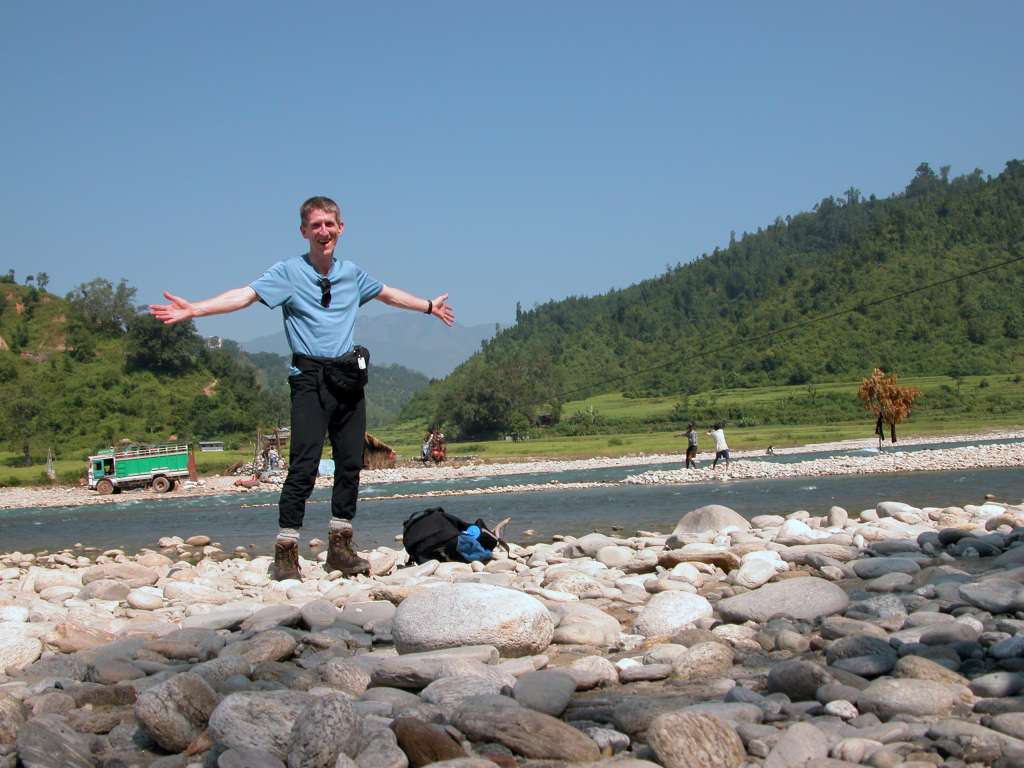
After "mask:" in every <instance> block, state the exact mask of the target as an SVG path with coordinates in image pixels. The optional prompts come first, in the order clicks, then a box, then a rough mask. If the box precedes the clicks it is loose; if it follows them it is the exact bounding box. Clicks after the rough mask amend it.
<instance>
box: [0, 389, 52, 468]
mask: <svg viewBox="0 0 1024 768" xmlns="http://www.w3.org/2000/svg"><path fill="white" fill-rule="evenodd" d="M2 399H3V403H4V404H3V410H2V412H0V427H2V429H3V434H4V437H5V438H6V439H7V441H8V442H9V443H10V444H11V447H12V448H14V449H15V450H20V451H21V455H22V463H23V464H24V465H25V466H26V467H27V466H30V465H31V464H32V453H31V445H32V438H33V437H35V436H36V435H37V433H38V432H40V431H41V429H42V427H43V419H44V413H43V406H42V402H41V398H40V397H38V393H37V392H36V391H35V390H34V387H32V386H31V385H30V384H27V383H26V384H21V385H19V386H15V387H12V388H11V389H10V390H8V391H7V392H5V393H4V397H3V398H2Z"/></svg>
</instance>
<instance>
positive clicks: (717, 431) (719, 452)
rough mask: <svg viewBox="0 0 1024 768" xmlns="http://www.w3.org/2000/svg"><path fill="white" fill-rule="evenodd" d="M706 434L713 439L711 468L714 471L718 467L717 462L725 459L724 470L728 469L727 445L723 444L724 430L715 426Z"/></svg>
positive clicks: (719, 425) (718, 425) (719, 426)
mask: <svg viewBox="0 0 1024 768" xmlns="http://www.w3.org/2000/svg"><path fill="white" fill-rule="evenodd" d="M708 434H709V435H711V436H712V437H713V438H715V461H714V463H713V464H712V465H711V468H712V469H716V468H717V467H718V460H719V459H725V468H726V469H729V445H728V444H727V443H726V442H725V430H724V429H722V425H721V424H715V426H714V428H713V429H711V430H709V431H708Z"/></svg>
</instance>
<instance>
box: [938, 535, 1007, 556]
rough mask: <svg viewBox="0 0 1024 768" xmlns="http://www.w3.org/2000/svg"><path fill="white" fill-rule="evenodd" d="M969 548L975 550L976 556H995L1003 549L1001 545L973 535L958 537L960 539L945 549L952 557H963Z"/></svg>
mask: <svg viewBox="0 0 1024 768" xmlns="http://www.w3.org/2000/svg"><path fill="white" fill-rule="evenodd" d="M971 550H973V551H974V552H977V553H978V557H995V556H996V555H998V554H1000V553H1001V552H1002V551H1003V549H1002V547H999V546H997V545H995V544H993V543H992V542H990V541H985V540H984V539H978V538H974V537H969V538H966V539H960V541H958V542H957V543H956V544H954V545H952V546H951V547H949V548H948V549H947V551H948V552H949V554H951V555H952V556H953V557H963V556H964V555H966V554H967V553H968V552H970V551H971Z"/></svg>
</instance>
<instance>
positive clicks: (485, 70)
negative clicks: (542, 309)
mask: <svg viewBox="0 0 1024 768" xmlns="http://www.w3.org/2000/svg"><path fill="white" fill-rule="evenodd" d="M709 5H711V4H706V3H705V4H699V3H678V2H646V3H640V4H634V5H633V6H631V7H630V6H628V5H626V4H623V3H621V2H615V3H612V2H556V3H552V2H522V3H514V4H513V3H504V4H499V3H480V2H438V3H412V2H399V3H331V4H306V5H300V4H288V5H287V7H286V4H283V3H269V2H246V3H240V2H239V3H234V2H216V3H198V2H180V3H152V2H134V1H132V2H113V1H111V2H107V1H105V2H99V3H82V2H73V3H72V2H50V3H37V2H22V1H20V0H8V2H5V3H3V4H0V72H2V73H3V74H2V75H0V109H2V112H3V119H2V120H0V153H2V154H0V159H2V166H0V168H2V172H0V244H2V250H3V258H2V259H0V270H6V269H7V268H14V269H15V270H16V272H17V274H18V278H19V281H20V280H21V279H22V277H23V276H24V274H25V273H26V272H32V273H35V272H38V271H46V272H48V273H49V275H50V277H51V290H53V291H55V292H57V293H60V294H63V293H66V292H67V291H68V290H70V289H71V288H72V287H74V286H75V285H77V284H79V283H81V282H83V281H86V280H89V279H91V278H93V277H96V276H103V277H107V278H110V279H112V280H117V279H119V278H121V277H124V278H127V279H128V281H129V282H130V283H132V284H133V285H135V286H137V287H138V289H139V293H138V298H139V301H140V302H150V301H155V300H157V299H158V298H159V295H160V290H161V289H163V288H167V289H169V290H171V291H173V292H176V293H179V294H181V295H184V296H186V297H187V298H192V299H199V298H206V297H207V296H209V295H212V294H214V293H217V292H220V291H221V290H225V289H227V288H232V287H237V286H238V285H243V284H246V283H248V282H249V281H250V280H251V279H253V278H254V277H256V276H257V275H259V274H260V273H261V272H262V271H263V269H265V268H266V267H267V266H269V265H270V264H271V263H273V262H275V261H277V260H279V259H281V258H285V257H288V256H292V255H295V254H297V253H300V252H302V250H303V248H302V246H303V244H304V241H302V240H301V239H300V238H299V235H298V221H297V207H298V204H299V202H300V201H301V200H302V199H304V198H305V197H307V196H309V195H312V194H326V195H329V196H332V197H335V198H336V199H337V200H339V202H341V204H342V207H343V210H344V213H345V218H346V224H347V229H346V231H345V234H344V236H343V238H342V242H341V253H342V254H343V255H344V256H345V257H346V258H350V259H352V260H353V261H356V262H357V263H359V264H361V265H362V266H363V267H364V268H365V269H367V270H368V271H369V272H371V273H372V274H374V275H376V276H378V277H380V278H381V279H382V280H383V281H384V282H386V283H388V284H391V285H395V286H398V287H401V288H406V289H408V290H411V291H413V292H416V293H418V294H420V295H426V296H433V295H434V294H436V293H439V292H440V291H442V290H446V289H447V290H450V291H451V294H452V301H453V303H454V305H455V307H456V310H457V311H458V313H459V319H460V321H461V322H464V323H466V324H474V323H481V322H496V321H497V322H501V323H508V322H510V321H511V320H512V318H513V317H514V308H515V302H516V301H517V300H518V301H521V302H522V303H523V305H524V306H525V307H530V306H532V305H533V304H534V303H536V302H543V301H546V300H548V299H552V298H561V297H564V296H567V295H572V294H575V295H589V294H594V293H600V292H604V291H606V290H608V289H609V288H612V287H622V286H625V285H628V284H630V283H633V282H636V281H638V280H641V279H643V278H646V277H650V276H653V275H656V274H658V273H660V272H662V271H663V270H664V268H665V265H666V264H675V263H676V262H680V261H683V262H685V261H688V260H690V259H692V258H694V257H696V256H699V255H700V254H701V253H702V252H705V251H710V250H712V249H713V248H714V247H715V246H716V245H722V244H724V243H726V242H727V241H728V238H729V231H730V230H736V232H737V233H740V232H742V231H744V230H755V229H756V228H757V227H758V226H759V225H764V224H766V223H769V222H771V221H772V219H774V218H775V217H776V216H778V215H785V214H787V213H795V212H796V211H799V210H806V209H808V208H810V207H811V206H813V205H814V204H815V203H816V202H817V201H818V200H820V199H821V198H822V197H823V196H825V195H828V194H839V193H841V192H842V191H843V190H845V189H846V188H847V187H849V186H851V185H853V186H856V187H858V188H859V189H861V190H862V191H863V192H864V193H865V194H870V193H875V194H878V195H880V196H884V195H888V194H891V193H892V192H895V191H899V190H901V189H902V188H903V187H904V186H905V184H906V183H907V181H908V180H909V178H910V177H911V175H912V173H913V170H914V168H915V167H916V165H917V164H918V163H919V162H921V161H928V162H930V163H932V165H933V167H936V168H937V167H938V166H940V165H943V164H950V165H952V166H953V173H954V174H959V173H965V172H969V171H971V170H972V169H973V168H975V167H980V168H981V169H982V170H984V171H985V172H986V173H991V174H996V173H999V172H1000V170H1001V169H1002V167H1003V164H1004V163H1005V161H1006V160H1008V159H1011V158H1014V157H1017V158H1020V157H1024V99H1022V88H1021V84H1022V82H1024V64H1022V62H1024V57H1022V56H1021V54H1020V29H1021V28H1022V25H1024V4H1022V3H1020V2H982V3H962V2H948V1H946V2H899V3H892V2H884V3H883V2H864V3H857V4H852V5H851V4H837V3H821V2H814V3H811V2H806V3H753V2H751V3H744V4H740V3H720V4H714V5H716V6H717V7H715V8H714V9H712V8H710V7H707V6H709ZM279 327H280V319H279V315H278V313H277V312H271V311H269V310H267V309H266V308H264V307H259V306H257V307H253V308H250V309H248V310H246V311H244V312H242V313H239V314H237V315H234V316H228V317H224V318H210V319H205V320H203V321H202V322H201V323H200V331H201V332H203V333H205V334H224V335H227V336H231V337H234V338H237V339H242V340H245V339H249V338H252V337H255V336H260V335H263V334H266V333H270V332H274V331H276V330H278V329H279Z"/></svg>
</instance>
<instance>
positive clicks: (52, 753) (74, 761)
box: [7, 715, 96, 768]
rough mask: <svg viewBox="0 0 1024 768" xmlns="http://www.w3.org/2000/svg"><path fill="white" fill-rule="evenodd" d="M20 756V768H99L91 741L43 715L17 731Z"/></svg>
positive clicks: (56, 717) (55, 718)
mask: <svg viewBox="0 0 1024 768" xmlns="http://www.w3.org/2000/svg"><path fill="white" fill-rule="evenodd" d="M17 752H18V762H17V764H18V765H23V766H25V768H51V767H52V768H56V767H57V766H60V767H61V768H92V766H94V765H96V763H95V762H94V761H93V759H92V752H91V749H90V738H89V737H88V736H86V735H85V734H83V733H77V732H76V731H75V730H74V729H73V728H72V727H71V726H70V725H68V724H67V722H66V721H65V720H64V718H63V717H61V716H59V715H42V716H40V717H34V718H32V719H31V720H29V721H28V722H27V723H25V725H24V726H23V727H22V728H21V730H19V731H18V740H17ZM7 764H8V765H14V764H15V763H13V762H11V763H7Z"/></svg>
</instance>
